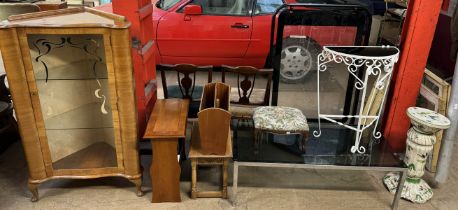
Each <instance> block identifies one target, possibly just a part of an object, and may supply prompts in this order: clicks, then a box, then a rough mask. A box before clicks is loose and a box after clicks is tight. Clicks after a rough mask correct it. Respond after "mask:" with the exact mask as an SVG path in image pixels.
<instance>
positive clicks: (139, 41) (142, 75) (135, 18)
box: [112, 0, 156, 136]
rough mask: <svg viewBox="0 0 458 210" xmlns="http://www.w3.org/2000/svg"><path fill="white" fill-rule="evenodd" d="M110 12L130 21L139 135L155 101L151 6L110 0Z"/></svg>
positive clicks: (148, 1)
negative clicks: (111, 8) (111, 9)
mask: <svg viewBox="0 0 458 210" xmlns="http://www.w3.org/2000/svg"><path fill="white" fill-rule="evenodd" d="M112 4H113V5H112V7H113V13H115V14H119V15H122V16H125V17H126V18H127V19H128V20H129V21H130V22H131V23H132V26H131V27H130V29H129V30H130V36H131V38H132V60H133V64H134V74H135V90H136V97H137V100H136V104H137V109H138V124H139V132H140V134H143V133H144V130H145V128H146V122H147V120H148V117H149V114H150V113H151V110H152V107H153V105H154V103H155V102H156V86H155V84H154V83H152V81H155V80H156V63H155V58H154V47H153V45H154V41H153V18H152V14H153V5H152V4H151V0H129V1H127V0H113V1H112ZM140 136H141V135H140Z"/></svg>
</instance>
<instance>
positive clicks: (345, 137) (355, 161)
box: [234, 123, 402, 167]
mask: <svg viewBox="0 0 458 210" xmlns="http://www.w3.org/2000/svg"><path fill="white" fill-rule="evenodd" d="M309 126H310V130H313V129H316V128H317V125H316V123H310V124H309ZM321 129H322V131H323V133H322V136H321V137H320V138H319V139H318V138H316V137H314V136H313V135H311V134H309V137H308V139H307V142H306V144H305V145H306V150H305V152H302V151H301V150H300V149H299V146H298V140H300V138H299V137H298V135H272V134H269V135H268V137H267V135H266V134H264V136H263V138H262V141H261V143H260V145H259V146H258V147H259V148H258V149H256V147H255V144H254V133H253V131H251V130H242V129H239V131H238V138H237V139H234V141H236V142H235V143H234V160H237V161H239V162H267V163H296V164H313V165H339V166H380V167H401V166H402V162H401V161H400V159H399V158H397V157H396V156H395V155H394V153H393V152H391V151H390V150H389V149H388V148H387V145H386V144H385V142H384V141H383V139H382V140H376V139H373V138H370V137H372V136H371V135H370V134H371V133H370V131H368V132H367V133H368V135H366V138H363V140H362V142H363V144H364V145H365V146H366V147H367V152H366V153H365V154H358V153H356V154H353V153H351V151H350V148H351V146H352V145H353V141H354V136H355V133H354V132H352V131H350V130H348V129H345V128H342V127H340V126H337V125H333V124H326V125H323V124H322V128H321ZM369 130H370V129H369Z"/></svg>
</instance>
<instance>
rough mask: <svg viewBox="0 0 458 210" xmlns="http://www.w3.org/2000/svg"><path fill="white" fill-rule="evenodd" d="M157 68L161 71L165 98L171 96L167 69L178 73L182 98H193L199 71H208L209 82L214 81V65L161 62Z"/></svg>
mask: <svg viewBox="0 0 458 210" xmlns="http://www.w3.org/2000/svg"><path fill="white" fill-rule="evenodd" d="M157 69H158V70H159V71H160V72H161V80H162V88H163V91H164V98H169V93H168V89H167V78H166V75H165V72H166V71H174V72H176V74H177V83H178V87H179V90H180V92H181V95H182V98H184V99H190V100H192V99H193V97H192V96H193V93H194V90H195V86H196V74H197V72H207V75H208V76H207V82H208V83H210V82H211V81H212V73H213V66H196V65H193V64H176V65H170V64H159V65H157Z"/></svg>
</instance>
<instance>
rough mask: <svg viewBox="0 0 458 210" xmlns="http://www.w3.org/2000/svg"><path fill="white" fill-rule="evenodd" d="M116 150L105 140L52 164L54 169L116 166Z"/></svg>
mask: <svg viewBox="0 0 458 210" xmlns="http://www.w3.org/2000/svg"><path fill="white" fill-rule="evenodd" d="M116 165H117V164H116V150H115V149H114V148H113V147H112V146H111V145H109V144H107V143H105V142H98V143H95V144H92V145H90V146H88V147H86V148H84V149H82V150H79V151H78V152H75V153H73V154H71V155H68V156H66V157H64V158H62V159H60V160H58V161H56V162H54V163H53V164H52V166H53V168H54V169H87V168H103V167H116Z"/></svg>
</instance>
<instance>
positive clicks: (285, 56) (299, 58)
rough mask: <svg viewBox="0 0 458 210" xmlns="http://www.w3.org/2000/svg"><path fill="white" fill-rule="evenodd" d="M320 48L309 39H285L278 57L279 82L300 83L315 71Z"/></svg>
mask: <svg viewBox="0 0 458 210" xmlns="http://www.w3.org/2000/svg"><path fill="white" fill-rule="evenodd" d="M320 51H321V46H320V45H319V44H318V43H317V42H316V41H314V40H312V39H309V38H286V39H284V40H283V47H282V51H281V57H280V81H282V82H284V83H299V82H302V81H303V80H304V79H305V78H306V77H307V75H308V74H309V73H310V72H311V71H314V70H316V68H317V67H316V60H317V56H318V54H319V52H320Z"/></svg>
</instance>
